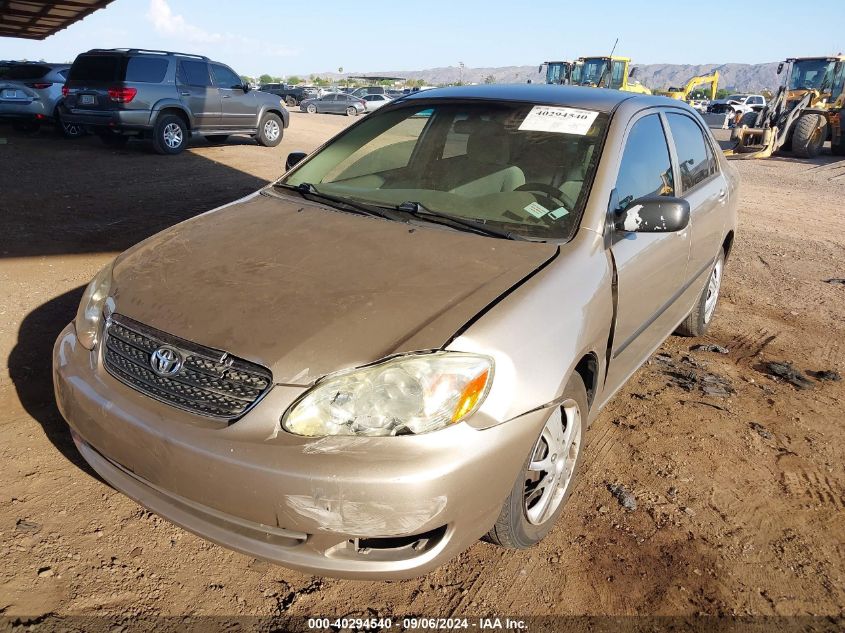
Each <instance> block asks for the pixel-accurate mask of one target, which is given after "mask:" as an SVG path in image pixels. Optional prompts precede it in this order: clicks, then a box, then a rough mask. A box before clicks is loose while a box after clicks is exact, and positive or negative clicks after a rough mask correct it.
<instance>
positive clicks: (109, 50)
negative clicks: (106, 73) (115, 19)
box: [88, 48, 209, 61]
mask: <svg viewBox="0 0 845 633" xmlns="http://www.w3.org/2000/svg"><path fill="white" fill-rule="evenodd" d="M88 52H89V53H130V54H131V53H152V54H153V55H178V56H179V57H192V58H194V59H202V60H204V61H209V59H208V57H206V56H205V55H195V54H193V53H178V52H176V51H160V50H156V49H154V48H92V49H91V50H90V51H88Z"/></svg>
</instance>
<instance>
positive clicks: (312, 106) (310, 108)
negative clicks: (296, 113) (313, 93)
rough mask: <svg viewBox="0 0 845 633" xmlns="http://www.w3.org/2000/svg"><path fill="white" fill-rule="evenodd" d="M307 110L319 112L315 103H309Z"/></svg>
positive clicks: (311, 112) (312, 112) (313, 112)
mask: <svg viewBox="0 0 845 633" xmlns="http://www.w3.org/2000/svg"><path fill="white" fill-rule="evenodd" d="M305 110H306V111H307V112H308V114H317V106H315V105H314V104H313V103H309V104H308V106H307V107H306V108H305Z"/></svg>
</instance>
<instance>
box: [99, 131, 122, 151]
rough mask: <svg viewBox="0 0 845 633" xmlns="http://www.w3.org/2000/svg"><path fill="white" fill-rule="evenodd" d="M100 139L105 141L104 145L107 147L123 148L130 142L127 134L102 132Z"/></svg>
mask: <svg viewBox="0 0 845 633" xmlns="http://www.w3.org/2000/svg"><path fill="white" fill-rule="evenodd" d="M100 140H101V141H102V142H103V145H106V146H107V147H114V148H121V147H126V144H127V143H128V142H129V137H128V136H126V135H125V134H109V133H106V134H100Z"/></svg>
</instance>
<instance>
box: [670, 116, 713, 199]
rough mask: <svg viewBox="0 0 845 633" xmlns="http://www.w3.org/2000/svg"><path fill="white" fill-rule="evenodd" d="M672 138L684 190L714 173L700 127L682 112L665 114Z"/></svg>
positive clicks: (708, 148) (710, 156) (708, 150)
mask: <svg viewBox="0 0 845 633" xmlns="http://www.w3.org/2000/svg"><path fill="white" fill-rule="evenodd" d="M666 119H667V120H668V121H669V129H670V130H671V132H672V140H673V141H674V142H675V151H676V153H677V155H678V165H679V166H680V170H681V186H682V187H683V188H684V191H688V190H690V189H692V188H693V187H695V186H696V185H697V184H698V183H700V182H702V181H704V180H707V179H708V178H709V177H710V176H711V175H713V174H714V173H715V160H714V158H713V154H712V152H711V151H710V146H709V144H708V143H707V141H706V140H705V139H704V135H703V133H702V131H701V128H700V127H698V125H697V124H696V122H695V121H693V120H692V119H691V118H689V117H688V116H684V115H683V114H673V113H670V114H667V115H666Z"/></svg>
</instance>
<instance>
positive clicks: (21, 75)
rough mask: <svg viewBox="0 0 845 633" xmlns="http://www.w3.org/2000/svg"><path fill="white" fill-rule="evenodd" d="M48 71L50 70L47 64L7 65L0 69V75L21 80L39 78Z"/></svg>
mask: <svg viewBox="0 0 845 633" xmlns="http://www.w3.org/2000/svg"><path fill="white" fill-rule="evenodd" d="M48 72H50V67H49V66H41V65H36V64H22V65H20V66H9V67H7V68H4V69H2V70H0V77H2V78H3V79H10V80H12V81H23V80H25V79H41V78H42V77H43V76H44V75H46V74H47V73H48Z"/></svg>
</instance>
